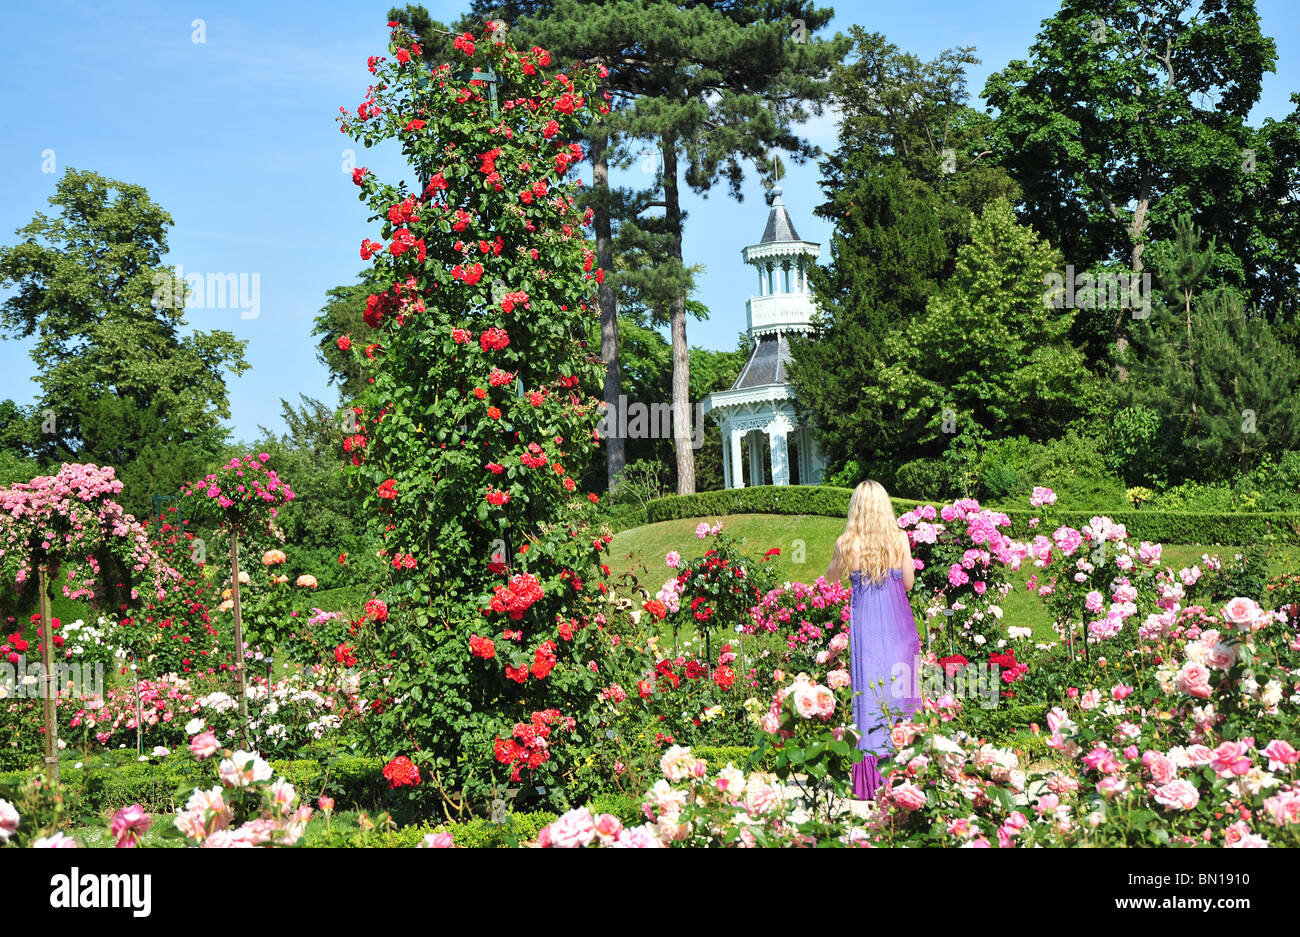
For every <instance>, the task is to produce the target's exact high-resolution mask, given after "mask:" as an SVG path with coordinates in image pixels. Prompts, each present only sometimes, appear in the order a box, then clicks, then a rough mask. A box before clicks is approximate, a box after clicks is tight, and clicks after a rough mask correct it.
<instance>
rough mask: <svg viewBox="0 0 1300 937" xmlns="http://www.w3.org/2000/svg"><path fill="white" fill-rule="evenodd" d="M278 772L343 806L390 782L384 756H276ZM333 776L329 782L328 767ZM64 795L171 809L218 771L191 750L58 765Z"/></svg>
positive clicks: (99, 805)
mask: <svg viewBox="0 0 1300 937" xmlns="http://www.w3.org/2000/svg"><path fill="white" fill-rule="evenodd" d="M271 768H272V769H273V770H274V771H275V773H276V776H277V777H279V776H282V777H284V778H285V780H287V781H289V782H290V783H291V784H293V786H294V787H295V788H297V790H298V792H299V793H300V794H301V795H302V797H303V799H304V800H308V801H311V802H313V803H314V802H315V800H316V798H317V797H319V796H320V795H321V794H322V793H324V794H328V795H329V796H330V797H333V798H334V800H335V801H336V802H337V803H338V806H339V809H340V810H343V809H348V808H351V807H362V808H374V807H376V806H377V805H380V804H383V803H384V802H385V797H386V795H387V793H388V784H387V782H386V781H385V780H384V776H383V770H384V760H383V759H382V758H363V757H358V756H352V755H348V756H344V757H341V758H338V759H336V760H335V761H334V763H333V764H332V765H323V764H321V763H319V762H316V761H273V762H271ZM327 771H328V774H329V779H328V782H327V781H326V772H327ZM37 773H39V771H36V770H32V771H18V772H11V773H7V774H0V785H7V784H14V785H20V784H22V783H23V782H25V781H27V780H28V779H29V778H31V777H32V776H33V775H35V774H37ZM59 774H60V779H61V781H62V783H63V787H64V790H65V796H66V797H67V800H68V803H69V805H70V806H71V807H72V809H73V810H74V811H78V812H80V813H82V814H105V813H110V812H113V811H116V810H118V809H120V808H122V807H127V806H130V805H131V804H140V805H141V806H142V807H144V808H145V809H146V810H148V811H150V812H167V811H170V810H172V809H174V807H175V806H176V798H175V795H176V792H177V790H178V789H181V788H186V787H190V786H192V785H194V784H200V785H204V786H207V787H211V786H212V785H213V784H215V783H216V772H215V771H214V770H213V768H212V767H211V766H210V765H204V764H199V763H197V762H195V761H194V760H193V759H192V758H190V757H189V755H188V754H186V755H185V757H183V758H170V759H166V760H164V761H161V762H158V763H150V762H130V763H127V764H124V765H120V766H118V767H112V766H109V765H94V764H91V765H90V766H88V767H86V768H73V767H71V766H68V765H62V766H60V770H59Z"/></svg>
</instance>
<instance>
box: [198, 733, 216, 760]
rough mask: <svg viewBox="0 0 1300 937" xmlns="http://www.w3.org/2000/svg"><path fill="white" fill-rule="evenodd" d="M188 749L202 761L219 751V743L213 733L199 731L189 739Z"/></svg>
mask: <svg viewBox="0 0 1300 937" xmlns="http://www.w3.org/2000/svg"><path fill="white" fill-rule="evenodd" d="M190 751H191V752H193V753H194V757H195V758H197V759H198V760H199V761H202V760H203V759H205V758H211V757H212V756H213V755H215V754H216V753H217V752H219V751H221V744H220V743H219V742H218V741H217V737H216V735H215V734H214V733H212V732H201V733H199V734H198V735H196V736H194V738H192V739H190Z"/></svg>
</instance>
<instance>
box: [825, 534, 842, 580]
mask: <svg viewBox="0 0 1300 937" xmlns="http://www.w3.org/2000/svg"><path fill="white" fill-rule="evenodd" d="M843 578H844V558H843V557H841V556H840V541H839V540H838V539H836V541H835V550H834V552H833V553H831V565H830V566H827V567H826V581H827V582H839V581H840V580H841V579H843Z"/></svg>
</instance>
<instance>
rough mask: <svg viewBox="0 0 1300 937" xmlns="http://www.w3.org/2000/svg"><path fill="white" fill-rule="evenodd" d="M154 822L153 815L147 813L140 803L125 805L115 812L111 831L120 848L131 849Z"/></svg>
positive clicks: (110, 826)
mask: <svg viewBox="0 0 1300 937" xmlns="http://www.w3.org/2000/svg"><path fill="white" fill-rule="evenodd" d="M152 823H153V817H151V816H149V814H147V813H145V811H144V808H143V807H141V806H140V805H139V804H132V805H131V806H129V807H123V808H122V809H121V810H119V811H118V812H117V813H115V814H113V820H112V823H110V824H109V832H110V833H112V835H113V839H115V840H116V841H117V848H118V849H131V848H133V847H134V846H135V845H136V844H137V843H139V841H140V837H141V836H142V835H144V833H145V831H146V830H148V829H149V827H150V825H151V824H152Z"/></svg>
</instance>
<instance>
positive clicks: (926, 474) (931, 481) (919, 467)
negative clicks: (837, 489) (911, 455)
mask: <svg viewBox="0 0 1300 937" xmlns="http://www.w3.org/2000/svg"><path fill="white" fill-rule="evenodd" d="M859 480H860V479H859ZM952 484H953V482H952V475H951V473H950V472H949V470H948V466H946V465H945V464H944V463H943V462H942V461H941V460H939V459H913V460H912V461H911V462H904V463H903V464H902V465H900V466H899V467H898V471H897V472H896V473H895V476H894V484H893V487H892V489H891V490H892V491H893V492H894V493H895V494H897V495H900V496H903V497H908V498H924V497H932V498H934V497H945V496H947V495H948V494H949V493H950V492H951V490H952ZM850 487H851V486H850Z"/></svg>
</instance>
